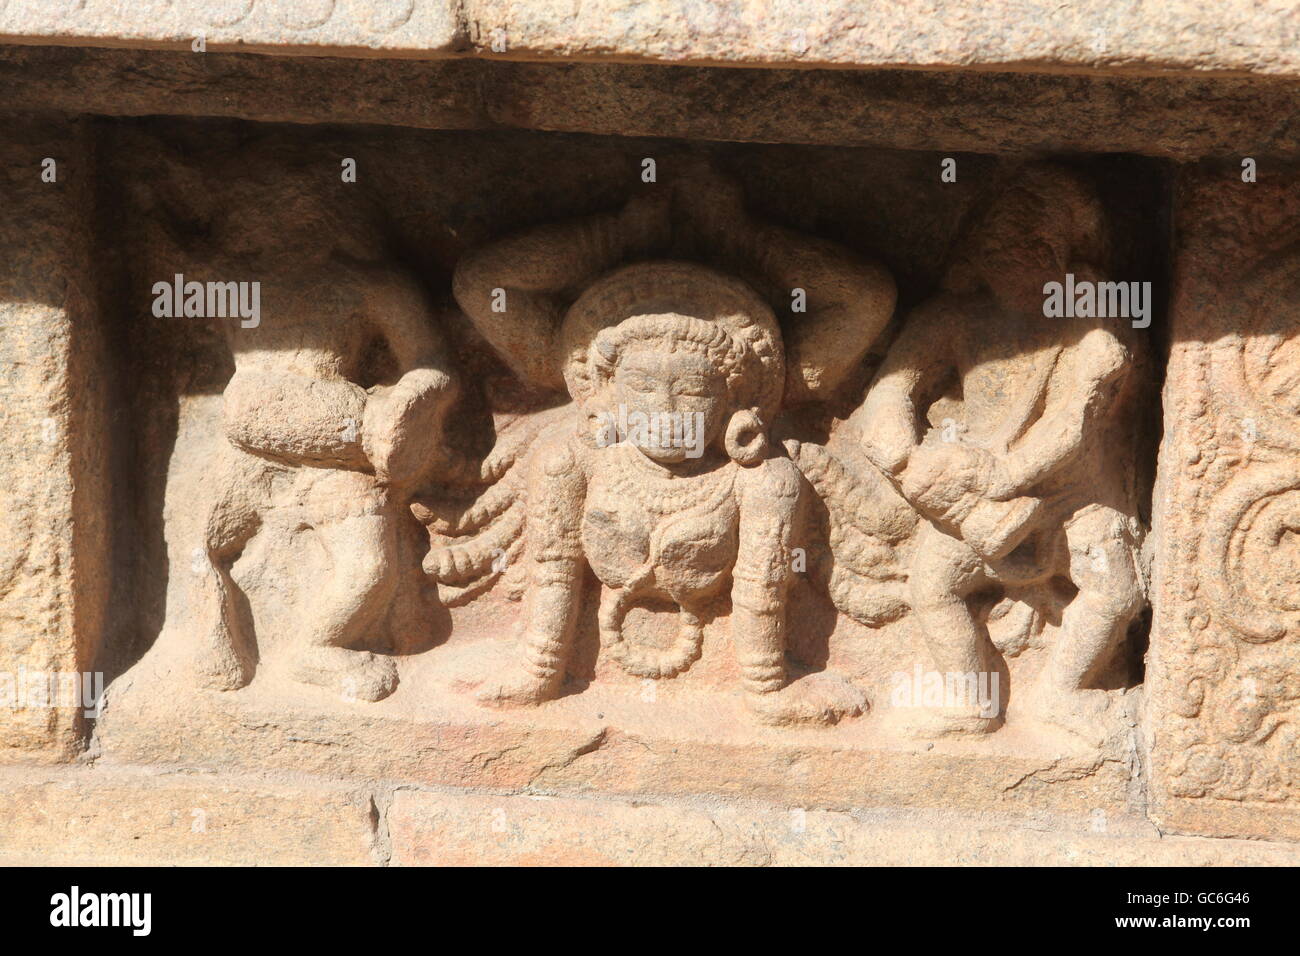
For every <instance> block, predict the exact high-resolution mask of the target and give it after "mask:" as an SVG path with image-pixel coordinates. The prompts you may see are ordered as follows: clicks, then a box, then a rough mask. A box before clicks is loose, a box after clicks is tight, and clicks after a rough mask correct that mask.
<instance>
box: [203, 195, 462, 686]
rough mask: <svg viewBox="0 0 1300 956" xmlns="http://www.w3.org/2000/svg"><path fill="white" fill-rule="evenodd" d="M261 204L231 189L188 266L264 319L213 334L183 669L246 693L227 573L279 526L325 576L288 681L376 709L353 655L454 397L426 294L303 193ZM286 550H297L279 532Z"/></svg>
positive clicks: (376, 243)
mask: <svg viewBox="0 0 1300 956" xmlns="http://www.w3.org/2000/svg"><path fill="white" fill-rule="evenodd" d="M263 188H264V184H258V183H256V182H254V181H251V180H250V181H248V182H245V183H244V184H242V185H240V186H238V187H235V188H234V189H233V190H232V192H233V198H232V199H230V201H229V208H228V211H225V212H223V213H221V214H220V215H218V216H216V217H215V219H214V222H213V225H212V229H211V233H210V235H209V236H208V237H207V241H206V242H204V243H202V244H201V246H200V247H191V248H189V249H188V250H187V255H188V257H189V261H191V262H194V261H197V262H199V263H201V267H202V268H203V270H204V271H205V274H207V275H211V276H216V277H219V278H222V279H225V278H232V279H256V280H259V281H260V282H261V283H262V286H261V302H262V306H263V314H262V316H261V320H260V322H259V323H258V324H257V325H256V327H250V328H245V327H243V325H242V323H240V322H239V321H234V320H231V321H226V322H225V323H224V328H225V330H226V333H227V336H228V339H229V344H230V348H231V351H232V353H233V357H234V364H235V373H234V375H233V377H232V378H231V379H230V381H229V383H228V384H227V385H226V388H225V392H224V396H223V423H224V431H225V436H226V438H227V439H228V442H225V443H223V447H222V449H221V451H220V452H219V457H218V459H217V460H216V461H215V462H212V463H211V469H212V472H213V474H212V479H211V485H210V487H212V488H214V489H215V493H214V497H213V501H212V503H211V505H210V510H209V511H208V515H207V519H206V523H205V527H204V532H203V534H204V537H203V540H202V542H201V543H200V544H199V548H198V550H197V553H196V560H197V562H198V563H197V565H196V566H195V567H194V568H192V569H191V570H193V571H194V572H196V573H195V574H194V575H192V578H193V579H194V580H195V581H196V583H195V585H194V587H195V588H196V593H195V594H194V595H193V596H192V598H191V600H190V602H189V605H190V607H191V608H192V613H193V615H194V620H193V621H192V622H191V626H192V627H193V629H194V632H195V639H196V641H197V643H196V644H195V648H194V649H195V653H194V656H193V667H194V670H195V672H196V675H197V678H198V680H199V682H200V683H201V684H202V685H204V686H207V687H212V688H217V689H233V688H237V687H241V686H243V685H244V684H246V683H247V682H248V681H249V680H251V678H252V676H253V672H254V669H255V666H256V663H257V661H258V657H259V652H258V643H257V639H256V634H255V627H254V623H253V622H252V621H251V620H249V617H250V615H249V614H248V612H247V601H246V600H245V598H244V597H243V595H241V594H240V593H239V588H238V585H237V584H236V583H235V580H234V578H233V577H232V573H231V569H232V566H233V564H234V562H235V561H236V560H237V559H238V558H239V556H240V555H241V554H242V553H243V551H244V549H245V547H246V546H247V545H248V543H249V542H250V541H251V540H252V538H253V537H254V536H255V535H257V534H258V532H259V531H260V530H262V528H263V526H264V521H265V519H266V517H267V515H268V513H270V512H272V511H274V512H276V513H277V514H278V515H279V516H280V519H281V524H282V525H283V526H284V527H285V528H288V529H290V530H292V531H294V532H295V533H303V532H307V533H309V534H310V536H311V537H312V540H313V544H312V547H313V548H314V549H316V550H318V551H322V552H323V553H324V556H325V560H326V561H327V566H328V568H329V576H328V578H327V579H325V580H322V581H320V582H319V585H318V587H316V588H315V590H314V593H313V597H312V600H311V601H310V603H309V604H308V605H307V606H305V607H303V608H302V609H301V621H300V624H299V626H298V627H297V628H296V630H295V637H294V647H293V648H292V649H291V650H290V651H289V653H288V654H287V657H286V660H287V663H288V668H289V671H290V673H291V674H292V675H293V676H294V677H295V678H296V679H298V680H301V681H305V682H308V683H312V684H318V685H320V686H323V687H329V688H331V689H333V690H336V691H338V692H340V693H343V694H345V695H346V696H348V697H355V698H359V699H362V700H378V699H380V698H382V697H385V696H387V695H388V694H389V693H391V692H392V690H393V689H394V687H395V686H396V683H397V671H396V667H395V665H394V662H393V659H392V657H391V656H388V655H380V654H375V653H371V652H370V651H368V650H366V649H364V647H365V645H366V644H367V643H368V642H369V641H370V640H371V638H372V637H373V634H372V631H373V630H374V629H376V628H378V627H379V626H380V625H381V624H382V622H383V619H384V615H385V613H386V611H387V609H388V604H389V602H390V601H391V599H392V597H393V594H394V590H395V588H396V586H397V582H398V581H399V579H400V578H401V576H402V575H403V574H404V573H406V571H405V570H404V566H403V560H404V559H403V556H402V555H401V554H400V550H401V549H400V546H399V540H398V529H399V527H400V523H401V522H404V521H409V520H410V516H409V512H408V500H409V494H410V491H411V489H413V488H414V487H416V486H417V485H418V483H419V482H421V481H423V480H424V479H425V478H426V477H427V476H429V475H430V474H436V473H440V472H441V471H442V470H445V469H447V468H449V467H450V465H449V461H450V459H451V457H452V456H451V455H450V454H449V453H448V452H447V451H446V449H445V447H444V444H443V441H442V421H443V417H444V415H445V413H446V410H447V407H448V405H449V403H450V402H451V400H452V399H453V398H454V397H455V394H456V390H457V389H456V385H455V380H454V378H453V377H452V375H451V374H450V372H449V371H448V369H447V367H446V362H445V352H444V347H443V343H442V341H441V338H440V336H439V333H438V332H437V330H436V329H435V327H434V325H433V323H432V320H431V313H430V308H429V305H428V303H427V302H426V300H425V297H424V294H423V292H422V291H421V289H420V287H419V285H418V283H416V282H415V281H414V280H413V279H412V278H411V277H410V276H408V275H406V274H404V273H403V272H402V271H401V270H400V269H397V268H394V267H393V266H391V265H389V264H388V263H387V262H386V261H385V260H386V254H385V250H384V248H383V244H382V242H381V241H380V237H379V234H378V232H377V229H376V228H375V226H374V224H373V223H370V222H366V221H365V220H364V218H358V217H356V216H352V217H349V215H348V212H351V213H357V209H356V208H355V207H352V206H342V205H341V204H340V203H338V202H333V201H330V200H327V199H325V198H323V197H320V196H316V195H313V194H311V193H307V192H291V191H286V190H283V189H279V190H275V191H274V196H273V198H274V203H272V202H271V199H272V194H271V193H264V192H263V191H262V190H263ZM286 207H289V208H286ZM272 210H274V211H275V216H274V219H273V220H272V219H271V218H270V217H269V216H270V213H271V212H272ZM191 272H192V273H193V272H194V270H193V269H192V270H191ZM375 355H382V356H384V358H383V360H382V361H380V362H379V363H378V364H376V363H375V362H374V361H372V358H373V356H375ZM376 369H377V371H376ZM372 374H377V375H378V376H379V380H378V381H368V380H367V378H368V377H369V376H371V375H372ZM277 533H279V532H277ZM282 545H283V547H285V548H290V547H297V545H295V544H292V543H291V542H290V540H289V537H288V536H287V533H286V534H285V535H284V536H283V541H282ZM405 560H406V561H410V560H411V558H410V557H406V558H405Z"/></svg>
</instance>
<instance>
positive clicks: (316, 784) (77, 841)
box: [0, 768, 383, 866]
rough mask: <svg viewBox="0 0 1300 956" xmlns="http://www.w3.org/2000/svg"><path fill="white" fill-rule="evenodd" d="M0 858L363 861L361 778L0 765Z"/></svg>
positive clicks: (369, 810) (368, 828) (366, 845)
mask: <svg viewBox="0 0 1300 956" xmlns="http://www.w3.org/2000/svg"><path fill="white" fill-rule="evenodd" d="M0 813H2V814H3V816H4V819H5V825H4V826H3V827H0V860H3V861H4V862H5V863H6V864H10V865H12V864H27V865H31V864H41V865H64V866H123V865H127V866H140V865H144V866H178V865H179V866H194V865H202V866H256V865H267V864H271V865H279V866H368V865H372V864H374V863H376V862H379V861H381V860H382V859H383V854H382V853H381V852H380V850H379V847H378V845H377V843H376V830H375V821H376V815H377V810H376V809H375V806H374V803H373V802H372V795H371V792H370V791H369V790H368V789H366V788H363V787H358V786H353V785H347V784H341V783H335V782H332V781H320V780H311V779H307V778H300V779H294V780H289V781H286V780H284V779H280V780H276V781H270V782H268V781H263V780H258V779H253V778H248V777H239V776H233V777H232V776H217V775H214V774H212V773H210V772H201V771H194V770H191V771H174V772H163V773H160V772H157V771H154V770H150V769H147V768H135V769H129V770H112V771H107V770H95V771H93V772H89V771H87V770H86V769H84V768H82V769H77V770H61V771H49V772H40V771H35V772H31V771H29V772H19V771H17V770H16V769H9V770H0Z"/></svg>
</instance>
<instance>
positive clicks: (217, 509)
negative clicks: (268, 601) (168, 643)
mask: <svg viewBox="0 0 1300 956" xmlns="http://www.w3.org/2000/svg"><path fill="white" fill-rule="evenodd" d="M236 454H237V453H236ZM241 464H246V463H244V462H241V461H239V460H238V459H236V460H229V461H227V462H226V463H225V466H226V471H225V474H224V476H223V486H224V487H223V488H222V490H221V493H220V497H219V498H218V500H217V503H216V504H215V505H213V507H212V510H211V511H210V512H209V513H208V519H207V522H206V525H205V528H204V542H203V547H202V549H201V550H197V551H196V552H195V553H194V554H193V555H192V557H193V562H194V563H193V564H192V565H191V567H190V568H188V569H187V570H188V571H191V572H193V573H195V574H196V575H197V576H198V578H199V584H198V587H197V589H196V596H195V600H196V602H197V605H198V627H197V631H198V634H199V642H198V644H197V646H196V647H195V648H194V653H193V656H192V658H191V662H190V663H191V667H192V668H193V671H194V678H195V681H196V682H197V683H198V684H199V686H201V687H208V688H211V689H213V690H237V689H238V688H240V687H243V686H244V685H246V684H247V683H248V682H249V681H251V680H252V679H253V673H254V671H255V670H256V667H257V663H256V662H257V641H256V638H255V636H254V634H253V633H252V628H251V623H252V622H251V621H249V620H247V617H248V615H247V612H246V610H245V602H244V600H243V596H242V595H241V594H240V592H239V587H238V585H236V584H235V582H234V579H233V578H232V577H231V573H230V572H231V568H232V567H233V566H234V563H235V561H237V560H238V559H239V556H240V554H242V553H243V551H244V547H245V546H246V545H247V544H248V542H249V541H250V540H252V538H253V536H254V535H256V534H257V532H258V531H259V530H260V529H261V526H262V521H261V515H260V514H259V512H258V510H257V506H256V505H255V503H254V502H253V500H252V498H253V496H254V495H255V494H256V491H255V489H257V488H259V487H260V485H258V484H257V483H256V482H254V481H252V480H250V476H251V470H250V469H249V468H247V467H240V466H241Z"/></svg>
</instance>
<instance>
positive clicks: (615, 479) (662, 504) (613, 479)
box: [597, 445, 735, 518]
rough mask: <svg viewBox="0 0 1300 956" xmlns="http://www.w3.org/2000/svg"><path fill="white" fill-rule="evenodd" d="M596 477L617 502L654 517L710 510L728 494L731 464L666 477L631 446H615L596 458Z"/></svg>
mask: <svg viewBox="0 0 1300 956" xmlns="http://www.w3.org/2000/svg"><path fill="white" fill-rule="evenodd" d="M597 461H599V462H600V465H601V467H600V475H601V477H602V478H604V479H605V480H606V481H607V482H608V483H609V486H610V488H611V489H612V490H613V491H614V492H615V493H617V494H618V496H619V497H620V498H624V499H626V500H628V501H634V502H636V503H637V504H638V505H640V506H641V507H643V508H645V510H646V511H649V512H650V513H651V514H654V515H657V516H658V517H661V518H662V517H665V516H667V515H672V514H679V513H680V512H683V511H692V510H695V509H703V510H713V509H715V508H718V507H719V506H721V504H722V502H723V501H725V500H726V498H727V497H728V496H729V495H730V494H731V493H732V488H733V485H734V482H735V468H733V467H731V463H730V462H728V463H727V464H725V465H723V466H722V467H720V468H715V469H713V470H712V471H706V472H704V473H703V474H700V475H689V476H678V475H672V474H666V473H665V472H664V471H662V470H661V469H659V468H656V467H655V466H654V465H653V464H651V463H650V462H648V461H646V459H645V456H644V455H642V454H641V452H640V451H638V450H637V449H636V448H635V447H633V446H632V445H615V446H614V447H613V448H610V449H608V451H605V452H604V453H602V454H599V455H597Z"/></svg>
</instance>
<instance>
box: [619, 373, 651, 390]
mask: <svg viewBox="0 0 1300 956" xmlns="http://www.w3.org/2000/svg"><path fill="white" fill-rule="evenodd" d="M622 382H623V386H624V387H625V388H630V389H632V391H634V392H653V391H654V390H655V382H654V379H652V378H650V377H649V376H648V375H638V374H637V373H636V372H630V373H628V374H627V375H625V376H623V379H622Z"/></svg>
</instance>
